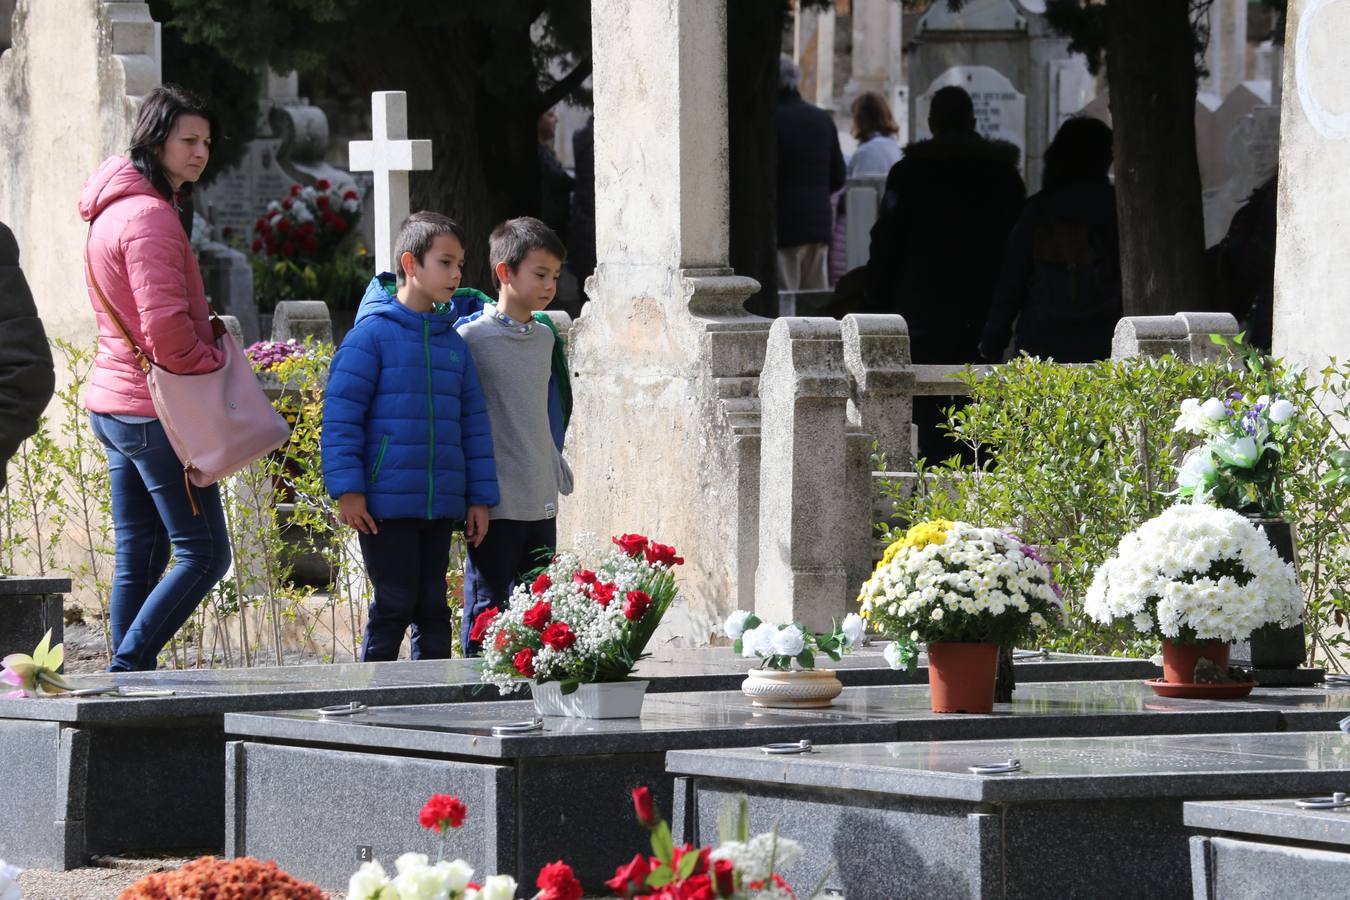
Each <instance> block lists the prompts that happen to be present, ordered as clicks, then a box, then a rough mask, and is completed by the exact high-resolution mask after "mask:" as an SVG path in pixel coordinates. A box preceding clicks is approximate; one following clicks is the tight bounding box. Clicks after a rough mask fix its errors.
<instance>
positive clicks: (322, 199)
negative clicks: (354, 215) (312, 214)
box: [314, 194, 332, 209]
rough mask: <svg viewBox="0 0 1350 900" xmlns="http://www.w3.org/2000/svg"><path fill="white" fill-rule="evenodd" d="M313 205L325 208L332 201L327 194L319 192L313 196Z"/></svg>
mask: <svg viewBox="0 0 1350 900" xmlns="http://www.w3.org/2000/svg"><path fill="white" fill-rule="evenodd" d="M314 205H315V206H317V207H318V208H319V209H327V208H328V207H329V206H331V205H332V201H331V200H329V199H328V195H327V194H320V195H319V196H317V197H315V198H314Z"/></svg>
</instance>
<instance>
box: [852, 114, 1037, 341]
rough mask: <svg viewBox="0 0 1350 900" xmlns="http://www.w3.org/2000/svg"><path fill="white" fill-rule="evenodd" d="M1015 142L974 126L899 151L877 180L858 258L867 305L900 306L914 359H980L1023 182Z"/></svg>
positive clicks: (879, 308) (895, 308)
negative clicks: (866, 245)
mask: <svg viewBox="0 0 1350 900" xmlns="http://www.w3.org/2000/svg"><path fill="white" fill-rule="evenodd" d="M1017 162H1018V149H1017V147H1016V146H1014V145H1013V144H1009V143H1007V142H1006V141H995V140H988V139H986V138H983V137H980V136H979V135H978V134H975V133H974V132H961V133H955V134H945V135H942V136H940V137H934V138H930V139H928V140H923V141H918V142H916V143H913V144H910V145H909V146H908V147H906V148H905V155H904V157H903V158H902V159H901V160H900V161H899V162H898V163H896V164H895V165H894V166H893V167H892V168H891V171H890V174H889V175H888V176H887V177H886V192H885V194H884V195H883V197H882V201H881V209H880V210H879V211H878V215H877V223H876V225H874V226H873V228H872V245H871V253H870V256H869V259H868V262H867V298H868V306H869V308H871V309H872V310H874V311H877V312H888V313H900V314H901V315H903V316H904V317H905V320H906V322H907V323H908V324H909V335H910V347H911V352H912V356H913V359H914V361H915V362H918V363H963V362H974V361H977V360H978V359H979V351H978V349H977V347H978V344H979V340H980V334H981V332H982V331H983V329H984V320H985V316H986V315H987V314H988V312H989V304H990V303H991V302H992V300H993V298H994V290H995V288H996V287H997V286H998V279H999V267H1000V265H1001V263H1002V260H1003V248H1004V244H1005V243H1006V242H1007V239H1008V233H1009V232H1010V231H1012V227H1013V225H1014V224H1015V223H1016V222H1017V216H1018V214H1019V213H1020V212H1021V209H1022V200H1023V198H1024V197H1025V196H1026V188H1025V187H1024V186H1023V184H1022V176H1021V175H1020V174H1019V173H1018V171H1017Z"/></svg>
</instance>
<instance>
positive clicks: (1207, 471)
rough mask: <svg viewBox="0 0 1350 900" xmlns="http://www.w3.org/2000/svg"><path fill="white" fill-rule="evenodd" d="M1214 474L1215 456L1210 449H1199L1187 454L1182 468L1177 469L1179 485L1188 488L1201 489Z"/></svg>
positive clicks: (1182, 462)
mask: <svg viewBox="0 0 1350 900" xmlns="http://www.w3.org/2000/svg"><path fill="white" fill-rule="evenodd" d="M1214 472H1215V469H1214V456H1213V454H1211V453H1210V452H1209V448H1208V447H1199V448H1197V449H1195V450H1192V451H1191V452H1190V453H1187V454H1186V458H1185V459H1183V460H1182V461H1181V468H1179V469H1177V484H1179V485H1180V486H1181V487H1188V488H1194V487H1199V486H1200V485H1202V484H1204V483H1205V480H1206V479H1208V478H1212V477H1214Z"/></svg>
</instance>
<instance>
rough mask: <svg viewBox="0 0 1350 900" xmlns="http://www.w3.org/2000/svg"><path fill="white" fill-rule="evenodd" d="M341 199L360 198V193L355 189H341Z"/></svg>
mask: <svg viewBox="0 0 1350 900" xmlns="http://www.w3.org/2000/svg"><path fill="white" fill-rule="evenodd" d="M342 199H343V200H360V199H361V195H360V194H358V193H357V192H356V191H343V192H342Z"/></svg>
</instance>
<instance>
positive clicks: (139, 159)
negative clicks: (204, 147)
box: [127, 84, 216, 201]
mask: <svg viewBox="0 0 1350 900" xmlns="http://www.w3.org/2000/svg"><path fill="white" fill-rule="evenodd" d="M183 115H188V116H201V117H202V118H203V119H205V120H206V121H207V122H208V123H209V124H210V125H211V135H212V137H215V135H216V117H215V114H214V113H212V112H211V110H210V109H209V108H208V107H207V105H206V102H205V101H204V100H202V99H201V98H200V97H198V96H197V95H196V94H194V93H192V92H191V91H189V90H188V89H187V88H182V87H179V86H178V85H176V84H161V85H160V86H159V87H157V88H155V89H154V90H153V91H151V92H150V93H148V94H146V95H145V101H144V102H143V103H141V112H140V115H138V116H137V117H136V127H135V128H134V129H132V132H131V148H130V149H129V150H128V151H127V155H128V156H130V157H131V163H132V165H134V166H135V167H136V169H137V171H139V172H140V173H141V174H142V175H144V176H145V177H146V178H148V179H149V180H150V183H151V184H152V185H154V186H155V190H157V191H159V192H160V194H162V195H163V196H164V199H165V200H170V201H172V200H173V186H172V185H170V184H169V179H168V177H167V176H166V175H165V174H164V167H163V165H161V163H160V161H159V154H160V151H161V150H162V149H163V148H164V142H165V141H167V140H168V139H169V133H170V132H172V131H173V125H174V123H175V122H177V121H178V117H179V116H183ZM183 188H184V190H183V191H182V192H181V193H190V191H191V188H190V187H189V186H188V185H183Z"/></svg>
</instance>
